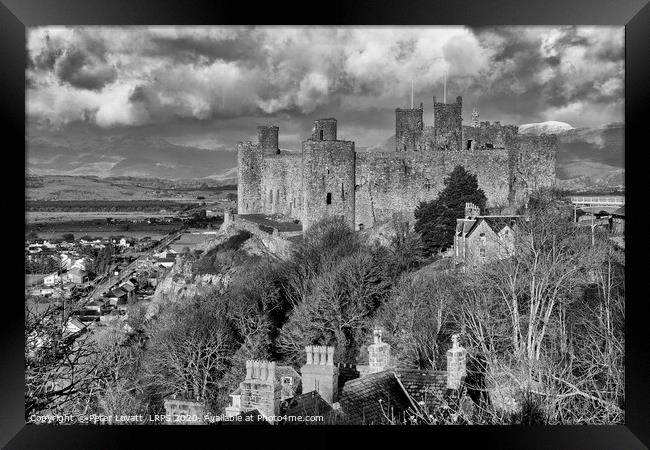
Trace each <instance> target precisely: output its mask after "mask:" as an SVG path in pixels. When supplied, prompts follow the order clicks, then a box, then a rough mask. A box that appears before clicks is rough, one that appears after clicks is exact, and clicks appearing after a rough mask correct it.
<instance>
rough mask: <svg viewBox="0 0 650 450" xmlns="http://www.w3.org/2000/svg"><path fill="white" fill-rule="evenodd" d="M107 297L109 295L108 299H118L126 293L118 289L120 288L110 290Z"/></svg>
mask: <svg viewBox="0 0 650 450" xmlns="http://www.w3.org/2000/svg"><path fill="white" fill-rule="evenodd" d="M108 295H109V296H110V297H118V298H119V297H121V296H123V295H126V292H125V291H123V290H122V289H120V288H116V289H112V290H110V291H109V292H108Z"/></svg>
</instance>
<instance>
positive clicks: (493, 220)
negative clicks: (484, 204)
mask: <svg viewBox="0 0 650 450" xmlns="http://www.w3.org/2000/svg"><path fill="white" fill-rule="evenodd" d="M514 220H517V216H482V217H481V216H479V217H477V220H476V222H474V224H473V225H472V227H471V228H470V230H469V231H468V232H467V234H466V236H469V235H470V234H472V233H473V232H474V230H475V229H476V228H478V226H479V224H480V223H481V222H485V223H487V224H488V226H489V227H490V228H492V231H494V232H495V233H498V232H499V231H501V230H503V227H505V226H506V225H510V224H511V223H512V221H514Z"/></svg>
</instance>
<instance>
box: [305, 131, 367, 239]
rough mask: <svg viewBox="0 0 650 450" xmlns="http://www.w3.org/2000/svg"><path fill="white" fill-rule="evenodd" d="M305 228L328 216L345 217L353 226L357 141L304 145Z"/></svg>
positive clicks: (307, 142)
mask: <svg viewBox="0 0 650 450" xmlns="http://www.w3.org/2000/svg"><path fill="white" fill-rule="evenodd" d="M302 152H303V157H302V162H303V167H302V169H303V170H302V180H303V184H302V190H303V200H304V203H303V209H302V217H301V220H302V223H303V229H306V228H307V227H309V225H310V224H312V223H314V222H316V221H318V220H320V219H322V218H323V217H325V216H337V215H339V216H343V217H344V219H345V220H346V222H347V223H349V224H350V226H351V227H352V226H354V211H355V195H354V177H355V172H354V158H355V152H354V142H352V141H315V140H311V139H310V140H307V141H305V142H303V143H302Z"/></svg>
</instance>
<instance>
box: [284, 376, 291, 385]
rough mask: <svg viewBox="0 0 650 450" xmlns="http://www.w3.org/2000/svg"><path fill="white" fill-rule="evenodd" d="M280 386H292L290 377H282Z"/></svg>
mask: <svg viewBox="0 0 650 450" xmlns="http://www.w3.org/2000/svg"><path fill="white" fill-rule="evenodd" d="M282 384H288V385H292V384H293V380H292V379H291V377H282Z"/></svg>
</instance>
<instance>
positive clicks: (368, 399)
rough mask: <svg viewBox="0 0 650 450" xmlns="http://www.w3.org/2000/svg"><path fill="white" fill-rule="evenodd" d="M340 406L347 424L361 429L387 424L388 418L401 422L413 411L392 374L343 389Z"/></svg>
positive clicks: (376, 375) (350, 383)
mask: <svg viewBox="0 0 650 450" xmlns="http://www.w3.org/2000/svg"><path fill="white" fill-rule="evenodd" d="M339 405H340V406H341V410H342V411H343V414H344V416H345V421H346V422H347V423H351V424H358V425H373V424H375V425H378V424H383V423H387V419H386V416H388V417H389V418H390V417H394V418H396V419H399V420H401V419H403V417H404V413H405V411H407V410H408V409H409V408H410V409H412V408H413V406H412V403H411V401H410V400H409V398H408V396H407V395H406V393H405V392H404V390H403V389H402V387H401V386H400V383H399V382H398V380H397V377H396V375H395V372H394V371H392V370H385V371H383V372H377V373H373V374H370V375H366V376H364V377H361V378H357V379H354V380H350V381H348V382H347V383H345V385H344V386H343V391H342V392H341V394H340V397H339Z"/></svg>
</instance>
